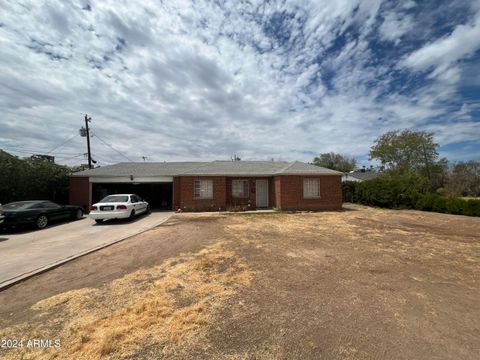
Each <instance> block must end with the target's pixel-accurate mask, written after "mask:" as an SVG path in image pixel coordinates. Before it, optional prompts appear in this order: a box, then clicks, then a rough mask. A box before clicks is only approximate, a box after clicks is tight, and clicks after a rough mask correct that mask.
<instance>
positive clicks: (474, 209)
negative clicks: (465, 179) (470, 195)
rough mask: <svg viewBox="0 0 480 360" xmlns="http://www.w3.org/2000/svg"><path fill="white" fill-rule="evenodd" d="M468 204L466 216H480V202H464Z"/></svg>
mask: <svg viewBox="0 0 480 360" xmlns="http://www.w3.org/2000/svg"><path fill="white" fill-rule="evenodd" d="M463 201H465V202H466V204H465V210H464V215H468V216H480V200H463Z"/></svg>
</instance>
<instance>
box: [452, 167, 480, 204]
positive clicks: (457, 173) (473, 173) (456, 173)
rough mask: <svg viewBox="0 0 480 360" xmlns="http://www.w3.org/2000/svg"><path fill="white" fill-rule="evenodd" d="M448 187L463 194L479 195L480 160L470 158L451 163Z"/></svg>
mask: <svg viewBox="0 0 480 360" xmlns="http://www.w3.org/2000/svg"><path fill="white" fill-rule="evenodd" d="M447 186H448V188H450V189H452V190H453V191H454V192H455V193H456V194H458V195H463V196H480V162H478V161H474V160H470V161H467V162H462V161H460V162H458V163H456V164H454V165H453V167H452V172H451V174H450V176H449V180H448V185H447Z"/></svg>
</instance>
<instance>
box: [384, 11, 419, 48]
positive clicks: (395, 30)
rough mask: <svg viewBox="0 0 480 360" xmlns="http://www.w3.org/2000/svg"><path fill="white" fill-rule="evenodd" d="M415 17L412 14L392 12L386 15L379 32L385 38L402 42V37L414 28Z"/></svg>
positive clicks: (396, 42)
mask: <svg viewBox="0 0 480 360" xmlns="http://www.w3.org/2000/svg"><path fill="white" fill-rule="evenodd" d="M413 28H414V19H413V17H412V16H411V15H405V14H403V13H397V12H390V13H387V14H386V15H385V18H384V20H383V23H382V25H380V28H379V32H380V35H381V37H382V39H384V40H388V41H392V42H394V43H395V44H398V43H399V42H400V39H401V37H402V36H403V35H404V34H406V33H408V32H409V31H411V30H413Z"/></svg>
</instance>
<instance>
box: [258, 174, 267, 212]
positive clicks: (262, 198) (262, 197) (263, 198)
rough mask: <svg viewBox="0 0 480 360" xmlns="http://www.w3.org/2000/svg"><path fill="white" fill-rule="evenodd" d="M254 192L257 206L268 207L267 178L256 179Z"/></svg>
mask: <svg viewBox="0 0 480 360" xmlns="http://www.w3.org/2000/svg"><path fill="white" fill-rule="evenodd" d="M255 192H256V203H257V208H262V207H263V208H266V207H268V180H257V181H256V183H255Z"/></svg>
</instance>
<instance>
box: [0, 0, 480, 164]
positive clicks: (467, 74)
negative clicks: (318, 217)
mask: <svg viewBox="0 0 480 360" xmlns="http://www.w3.org/2000/svg"><path fill="white" fill-rule="evenodd" d="M0 6H1V8H2V11H1V12H0V49H1V52H0V110H1V112H2V117H1V119H0V148H4V149H7V150H9V151H11V152H13V153H15V154H17V155H20V156H26V155H28V154H29V153H32V152H35V153H39V152H40V153H48V152H49V153H51V154H53V155H55V156H57V159H58V162H60V163H68V164H78V163H81V162H84V159H83V153H84V152H85V139H84V138H81V137H80V136H75V134H77V133H78V128H79V127H80V126H81V125H82V119H83V115H82V114H85V113H88V114H89V115H91V116H92V118H93V122H92V131H93V138H92V147H93V154H94V158H96V159H97V160H98V162H99V164H101V165H105V164H109V163H115V162H119V161H126V160H127V159H131V160H134V161H141V160H142V156H145V157H147V159H148V160H150V161H179V160H213V159H228V158H230V157H231V156H232V155H233V154H237V155H239V156H240V157H242V158H243V159H258V160H264V159H271V158H274V159H278V160H302V161H310V160H311V159H312V158H313V157H314V156H315V155H317V154H319V153H322V152H330V151H334V152H339V153H342V154H346V155H349V156H353V157H355V158H357V159H358V160H359V162H360V164H367V163H368V151H369V149H370V147H371V145H372V143H373V141H374V140H375V139H376V138H377V137H378V136H379V135H381V134H382V133H384V132H386V131H389V130H396V129H405V128H409V129H420V130H426V131H430V132H434V133H435V140H436V141H437V142H438V143H439V144H440V146H441V147H440V150H441V155H442V156H446V157H448V158H449V159H450V160H452V161H458V160H467V159H476V160H480V1H413V0H406V1H398V2H395V1H379V0H363V1H354V0H345V1H342V0H337V1H323V2H322V1H289V2H283V1H278V2H276V1H269V2H263V1H258V2H256V1H249V2H246V1H205V2H204V1H172V2H168V1H167V2H161V1H141V2H134V1H71V2H70V1H58V2H56V1H47V2H40V1H31V2H28V1H19V2H17V1H15V2H13V1H12V2H11V1H4V0H0ZM66 140H68V141H66ZM63 143H65V144H63ZM62 144H63V145H62ZM60 145H61V146H60Z"/></svg>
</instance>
